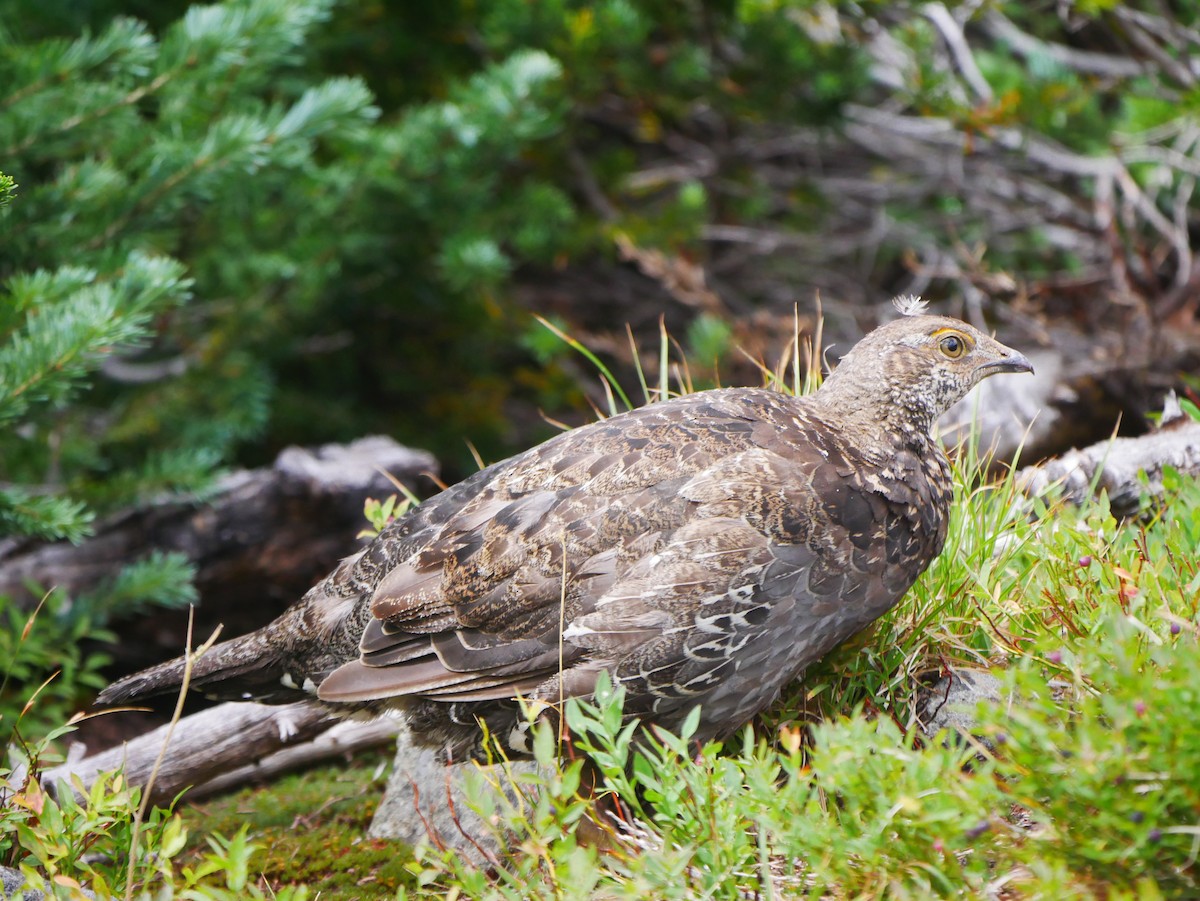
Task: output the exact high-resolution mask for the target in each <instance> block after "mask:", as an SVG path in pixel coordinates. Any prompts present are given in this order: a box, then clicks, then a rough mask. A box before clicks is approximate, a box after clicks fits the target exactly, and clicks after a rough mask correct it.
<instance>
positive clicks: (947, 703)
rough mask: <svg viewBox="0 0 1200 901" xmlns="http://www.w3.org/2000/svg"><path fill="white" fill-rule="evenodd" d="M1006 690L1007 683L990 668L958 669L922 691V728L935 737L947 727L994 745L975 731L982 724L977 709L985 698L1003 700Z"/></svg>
mask: <svg viewBox="0 0 1200 901" xmlns="http://www.w3.org/2000/svg"><path fill="white" fill-rule="evenodd" d="M1003 690H1004V685H1003V683H1002V682H1001V681H1000V680H999V679H997V678H996V677H995V676H993V675H992V674H991V673H989V672H988V671H987V670H979V669H959V670H954V671H953V672H952V673H950V674H949V675H947V676H942V677H941V678H940V679H938V680H937V681H936V682H934V683H933V684H932V685H930V686H929V687H928V688H926V689H925V690H924V691H922V692H921V697H920V699H919V700H918V702H917V714H918V716H919V718H920V724H921V731H922V732H924V733H925V734H926V735H928V736H929V737H931V738H932V737H933V736H934V735H936V734H937V733H938V732H940V731H941V730H943V729H947V730H949V731H950V732H952V733H954V734H956V735H958V736H961V737H963V738H964V739H965V738H966V737H967V736H971V737H973V738H974V739H975V740H976V741H979V742H980V743H982V744H984V745H985V746H988V747H990V743H989V742H988V741H987V740H986V739H984V738H982V737H981V736H979V735H976V734H975V732H976V728H977V727H978V725H979V722H978V720H977V718H976V715H975V713H976V710H977V708H978V707H979V703H980V702H981V701H992V702H996V701H999V700H1000V699H1001V697H1003Z"/></svg>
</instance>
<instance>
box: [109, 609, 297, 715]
mask: <svg viewBox="0 0 1200 901" xmlns="http://www.w3.org/2000/svg"><path fill="white" fill-rule="evenodd" d="M186 668H187V658H186V657H179V658H177V659H175V660H170V661H168V662H166V663H160V664H159V665H158V666H152V667H150V669H146V670H142V671H141V672H140V673H134V674H133V675H131V676H126V677H125V678H124V679H121V680H119V681H117V682H114V683H113V684H112V685H110V686H108V688H106V689H104V691H102V692H100V696H99V697H98V698H97V699H96V700H97V703H98V704H100V705H102V706H105V707H112V706H115V705H118V704H128V703H130V702H136V701H140V700H142V699H143V698H149V697H153V696H155V695H161V694H168V693H171V692H178V691H179V690H180V688H181V687H182V686H183V680H184V673H185V671H186ZM188 687H189V688H194V689H197V690H199V691H201V692H202V693H203V694H205V695H207V696H208V697H210V698H214V699H216V700H219V701H251V700H253V701H262V702H264V703H268V704H285V703H289V702H291V701H298V700H302V699H304V698H306V697H308V695H307V693H306V692H304V691H302V690H300V689H298V688H297V687H295V686H294V685H291V684H288V680H287V679H286V669H285V668H284V662H283V657H282V655H281V654H280V653H279V650H278V648H276V647H275V646H274V644H273V643H272V642H271V640H270V627H269V626H268V627H267V628H265V629H260V630H258V631H257V632H251V633H249V634H248V635H243V636H241V637H240V638H234V639H231V640H230V641H223V642H221V643H220V644H218V645H216V646H215V647H213V648H210V649H209V650H208V651H206V652H204V653H203V654H201V655H200V656H199V657H197V658H196V659H195V660H194V662H193V664H192V671H191V675H190V678H189V680H188Z"/></svg>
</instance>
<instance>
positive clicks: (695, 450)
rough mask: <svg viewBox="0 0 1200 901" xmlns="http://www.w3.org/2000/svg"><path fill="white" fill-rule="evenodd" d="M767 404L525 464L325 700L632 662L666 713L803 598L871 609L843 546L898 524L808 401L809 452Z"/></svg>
mask: <svg viewBox="0 0 1200 901" xmlns="http://www.w3.org/2000/svg"><path fill="white" fill-rule="evenodd" d="M766 394H767V393H766V392H733V391H731V392H717V393H715V395H714V394H709V395H706V396H705V395H701V396H698V397H697V398H696V399H694V400H691V402H690V403H687V402H685V401H688V400H689V399H683V400H681V401H677V402H675V403H674V404H663V405H656V406H654V407H650V408H645V410H644V411H635V413H634V414H629V415H627V416H625V417H621V421H619V422H618V421H616V420H610V421H609V423H600V424H597V426H595V427H588V428H585V429H581V430H577V431H576V432H571V433H567V434H566V435H563V436H560V437H559V438H558V439H555V440H554V441H551V442H548V443H547V444H545V445H542V446H540V447H538V448H535V449H534V450H533V451H530V452H528V453H527V454H525V455H522V456H521V457H518V458H515V459H514V461H512V463H511V464H510V466H509V468H508V469H506V470H505V471H504V472H503V473H501V474H499V475H497V476H493V477H491V478H490V479H489V480H488V482H487V484H486V486H484V487H483V488H482V490H479V491H478V492H476V493H475V494H473V495H472V496H471V497H470V498H469V499H466V500H462V501H461V502H460V503H459V504H458V505H457V507H456V509H455V510H454V511H453V514H452V515H448V516H445V517H444V518H443V520H442V521H441V522H440V523H439V524H438V525H437V528H436V529H430V535H429V537H427V538H425V539H424V540H422V541H421V542H420V543H419V545H418V546H416V547H414V548H413V549H412V552H411V553H410V554H408V555H407V556H406V557H405V559H403V560H401V561H400V562H399V563H398V564H397V565H395V566H394V567H392V568H391V569H390V570H389V571H388V572H387V573H386V575H384V576H383V577H382V578H381V579H380V580H379V582H378V584H377V586H376V587H375V591H374V596H373V600H372V605H371V610H372V614H373V616H372V619H371V621H370V622H369V623H368V624H367V626H366V629H365V631H364V634H363V637H362V642H361V651H362V653H361V657H360V659H359V660H358V661H354V662H352V663H349V664H346V665H345V666H343V667H341V668H340V669H339V670H337V671H335V672H334V673H333V674H332V675H331V676H330V677H329V678H328V679H326V680H325V682H323V683H322V685H321V686H320V696H321V697H322V698H323V699H325V700H330V701H366V700H374V699H379V698H386V697H396V696H404V695H418V696H421V697H425V698H431V699H437V700H446V701H457V700H489V699H498V698H509V697H513V696H515V695H516V694H526V695H528V694H535V695H545V696H548V697H558V696H573V695H586V694H589V693H590V692H591V690H592V688H593V686H594V682H595V678H596V674H597V673H598V671H599V670H600V669H613V668H614V664H615V662H616V661H620V665H619V666H618V667H615V668H616V675H617V677H618V678H621V679H623V680H626V679H630V680H634V681H636V682H637V683H638V687H639V688H645V690H646V697H647V698H649V699H654V698H661V699H663V700H659V701H655V703H656V704H657V705H658V706H659V708H660V709H661V707H662V705H670V704H672V703H676V702H677V703H683V702H684V701H686V700H687V698H689V697H691V696H693V695H694V694H697V693H701V692H702V691H704V690H705V689H706V688H710V687H711V686H712V685H713V684H714V683H715V682H718V681H720V680H721V679H722V678H724V677H725V676H726V675H728V673H729V671H730V666H732V664H728V661H729V660H731V659H733V658H735V657H738V656H740V655H741V652H742V648H743V646H744V645H745V644H746V643H747V642H753V641H755V637H756V636H758V635H760V634H765V633H767V632H771V631H774V630H777V629H779V628H780V627H781V623H783V621H784V619H786V617H787V616H788V615H789V614H788V610H790V609H791V607H792V606H793V605H794V604H795V602H796V601H795V598H797V597H801V598H804V602H805V603H807V604H808V605H809V606H810V607H814V608H820V606H821V605H822V604H835V603H838V602H839V599H842V600H848V601H850V602H851V603H852V602H853V601H854V600H855V599H856V597H857V595H858V594H861V592H862V590H863V589H860V588H858V587H857V585H858V582H859V581H861V580H856V579H854V578H853V576H852V575H851V576H850V577H847V576H846V575H845V572H846V571H849V572H851V573H852V572H853V570H854V560H853V559H850V560H849V562H848V569H847V570H846V571H842V572H839V571H838V569H837V566H836V564H837V563H838V562H839V561H841V558H840V557H838V556H837V553H833V554H831V553H830V548H831V547H832V548H834V550H838V549H837V547H836V546H837V545H838V542H839V539H845V537H846V535H845V533H846V531H847V529H848V530H849V531H852V532H857V531H860V530H861V528H867V527H872V523H873V522H874V520H875V519H876V518H877V517H878V516H879V515H882V513H881V511H878V510H876V509H875V508H873V507H872V506H871V502H870V501H869V500H863V499H862V497H860V496H859V495H860V493H858V492H852V494H854V500H851V501H847V500H846V499H845V498H844V497H843V495H844V494H845V492H844V490H843V488H842V486H843V483H844V481H845V480H844V478H843V477H842V476H840V475H839V473H838V471H837V467H838V466H839V460H838V457H837V455H836V454H834V455H832V460H831V455H830V453H829V450H828V448H824V447H821V446H819V444H818V443H814V442H813V441H810V440H807V439H806V438H805V434H804V433H805V431H806V429H805V428H804V427H803V423H799V421H798V420H796V418H795V417H797V416H799V415H800V412H799V411H798V409H797V408H796V407H795V406H792V407H791V408H790V409H789V415H790V416H791V417H792V421H793V427H792V432H793V434H792V435H791V441H790V442H781V440H780V438H779V433H778V432H777V431H775V432H772V433H771V434H768V433H767V432H765V431H764V429H763V422H764V415H768V414H771V413H773V412H777V411H776V409H775V408H776V406H777V405H778V403H779V402H778V401H775V400H773V399H771V398H769V397H765V396H764V395H766ZM747 397H749V398H750V399H752V400H753V401H754V402H755V403H757V404H758V405H759V406H758V407H757V408H755V407H754V404H747V403H746V402H745V401H746V398H747ZM764 404H765V405H766V407H765V408H764V407H763V405H764ZM637 414H641V415H640V416H639V415H637ZM763 445H769V447H766V446H763ZM840 462H841V463H843V464H844V461H840ZM843 468H844V466H843ZM828 485H834V486H838V487H837V490H834V491H832V493H831V496H830V497H829V498H825V499H822V498H821V497H819V496H818V495H817V494H815V493H814V492H815V491H816V490H817V488H819V487H821V486H828ZM868 493H869V492H868ZM831 511H832V512H831ZM435 512H436V511H435ZM427 515H428V514H427ZM841 519H846V520H848V523H847V524H846V525H844V526H843V525H840V524H839V521H840V520H841ZM857 520H862V521H861V522H856V521H857ZM427 529H429V527H427ZM839 529H841V532H840V533H839V531H838V530H839ZM847 543H848V544H849V545H850V547H851V548H852V547H853V544H852V542H847ZM838 553H841V551H838ZM846 553H849V554H850V556H851V557H853V554H852V553H851V552H846ZM859 562H860V563H862V561H859ZM863 565H864V566H865V563H864V564H863ZM750 656H751V657H753V656H754V655H753V653H751V655H750ZM727 664H728V665H727ZM672 698H674V699H675V700H674V701H672V700H671V699H672Z"/></svg>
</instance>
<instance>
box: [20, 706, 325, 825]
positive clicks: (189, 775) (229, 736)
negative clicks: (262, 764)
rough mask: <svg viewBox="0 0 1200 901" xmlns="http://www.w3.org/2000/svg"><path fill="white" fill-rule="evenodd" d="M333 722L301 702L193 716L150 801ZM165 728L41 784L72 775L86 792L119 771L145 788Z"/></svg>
mask: <svg viewBox="0 0 1200 901" xmlns="http://www.w3.org/2000/svg"><path fill="white" fill-rule="evenodd" d="M110 715H111V716H119V715H120V714H119V713H113V714H110ZM338 721H339V720H338V717H335V716H333V715H332V714H330V713H327V712H326V711H324V710H322V709H321V708H319V707H316V706H313V705H311V704H306V703H299V704H286V705H281V706H270V705H267V704H253V703H248V702H247V703H228V704H221V705H218V706H217V707H210V708H209V709H208V710H202V711H200V712H199V713H194V714H192V715H191V716H188V717H185V718H183V719H181V720H180V721H179V722H178V723H177V724H176V726H175V730H174V732H173V734H172V735H171V742H170V744H169V745H168V746H167V752H166V754H165V755H164V757H163V766H162V768H161V769H160V770H159V772H158V776H157V777H156V778H155V780H154V785H153V786H152V787H151V790H150V796H151V799H152V802H153V803H155V804H162V803H165V802H167V801H170V800H171V799H172V798H174V797H175V796H176V795H177V794H179V793H180V792H181V791H183V790H184V789H186V788H190V787H192V786H198V785H201V784H203V783H204V782H207V781H208V780H210V779H214V778H217V777H219V776H221V775H222V774H225V773H228V772H230V771H233V770H237V769H240V768H243V767H245V766H246V765H247V764H249V763H251V762H253V761H255V760H259V759H260V758H264V757H267V756H268V755H270V754H273V753H275V752H276V751H278V750H280V749H281V748H286V747H289V746H296V745H303V744H308V743H310V742H311V741H312V740H313V739H314V738H316V737H317V736H319V735H321V734H322V733H324V732H326V731H327V730H328V729H329V728H330V727H331V726H332V725H333V724H334V723H336V722H338ZM169 729H170V726H169V725H165V726H159V727H158V728H157V729H154V730H153V731H151V732H147V733H145V734H144V735H140V736H138V737H137V738H135V739H133V740H131V741H128V742H125V743H124V744H122V745H119V746H117V747H115V748H110V749H108V750H107V751H101V752H100V753H99V754H93V755H91V756H89V757H85V758H83V759H82V760H76V761H68V762H67V763H63V764H60V765H59V766H57V767H54V768H53V769H49V770H46V771H45V772H44V773H43V774H42V777H41V781H42V783H43V785H45V786H46V787H47V788H49V789H54V788H56V787H57V786H58V784H59V782H60V781H61V780H66V781H67V782H68V783H69V782H70V781H71V777H72V776H77V777H78V778H79V780H80V781H81V782H82V783H83V786H84V787H85V788H87V787H88V786H90V785H91V784H92V783H93V782H94V781H95V779H96V776H97V775H98V774H99V773H103V772H111V771H113V770H117V769H120V770H123V771H124V773H125V775H126V778H128V779H129V781H130V783H131V784H133V785H136V786H139V787H144V786H145V785H146V783H147V781H148V780H149V778H150V773H151V771H152V770H153V768H154V762H155V760H157V759H158V755H159V753H160V752H161V751H162V748H163V743H164V742H165V741H166V739H167V733H168V730H169Z"/></svg>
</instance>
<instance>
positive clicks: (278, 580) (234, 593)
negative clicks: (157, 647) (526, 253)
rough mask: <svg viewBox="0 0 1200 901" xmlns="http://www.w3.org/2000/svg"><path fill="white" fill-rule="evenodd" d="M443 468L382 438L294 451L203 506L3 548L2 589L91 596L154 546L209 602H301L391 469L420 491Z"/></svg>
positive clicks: (386, 486)
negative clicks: (183, 559)
mask: <svg viewBox="0 0 1200 901" xmlns="http://www.w3.org/2000/svg"><path fill="white" fill-rule="evenodd" d="M436 471H437V461H436V460H435V459H434V458H433V456H432V455H431V454H429V453H428V452H427V451H421V450H413V449H411V448H407V447H404V446H403V445H400V444H397V443H396V442H395V441H393V440H392V439H390V438H385V437H368V438H361V439H359V440H358V441H354V442H352V443H350V444H346V445H339V444H329V445H325V446H323V447H317V448H311V449H305V448H298V447H290V448H287V449H285V450H284V451H283V452H281V453H280V454H279V456H278V458H277V459H276V460H275V463H274V465H272V466H270V467H268V468H263V469H253V470H243V471H239V472H233V473H230V474H228V475H226V476H224V477H223V478H221V479H220V480H219V481H218V483H217V485H216V488H215V489H214V491H213V492H212V493H210V494H207V495H206V496H205V497H204V499H203V500H202V501H201V500H195V499H188V498H178V497H170V498H164V499H161V500H159V501H156V502H153V503H149V504H146V505H143V506H139V507H134V508H132V509H129V510H125V511H122V512H120V513H116V514H114V515H112V516H109V517H108V518H106V519H103V520H101V521H100V522H98V523H97V524H96V527H95V532H94V534H93V536H92V537H91V538H88V539H87V540H85V541H84V542H82V543H81V544H79V545H72V544H70V543H68V542H52V543H47V542H37V541H32V540H24V539H6V540H3V541H0V594H4V595H9V596H10V597H13V598H15V599H17V601H18V603H26V604H27V603H32V602H36V600H37V597H35V595H34V594H33V593H31V592H30V591H29V589H28V586H27V583H30V582H32V583H34V584H36V585H41V586H46V587H50V586H58V587H60V588H62V589H64V590H66V591H67V592H68V593H75V592H79V591H81V590H86V589H88V588H91V587H93V586H95V585H96V584H97V583H99V582H102V581H103V580H104V579H107V578H110V577H112V576H113V575H115V573H116V572H117V571H118V570H119V569H120V567H121V566H122V565H123V564H126V563H129V562H130V561H132V560H137V559H139V558H140V557H143V556H145V555H146V554H147V553H148V552H149V551H151V550H155V549H157V550H163V551H177V552H181V553H183V554H184V555H186V556H187V558H188V559H189V560H190V561H191V562H192V563H193V564H195V566H196V567H197V570H198V572H197V585H198V587H199V589H200V593H201V596H202V597H207V596H216V595H218V594H220V595H221V596H223V597H231V598H234V599H236V598H239V597H240V598H243V599H245V600H253V601H254V602H256V603H259V602H261V599H262V594H261V592H262V590H263V586H265V585H269V586H275V590H276V591H277V593H278V594H279V595H280V596H281V597H287V598H288V599H295V598H298V597H300V595H301V594H303V593H304V591H305V590H307V589H308V588H309V586H310V585H311V584H312V582H313V581H315V580H316V578H317V577H319V576H320V575H323V570H324V568H325V566H326V565H327V561H336V560H337V559H338V558H340V557H343V556H345V555H346V554H348V553H350V552H351V551H352V550H353V548H354V535H355V534H356V533H357V532H358V531H359V530H360V529H361V528H362V527H363V525H364V521H363V515H362V510H363V500H364V499H365V498H366V497H368V496H372V495H374V496H376V497H378V496H380V495H383V496H387V495H388V494H393V493H395V491H396V489H395V487H394V486H393V485H392V483H391V482H390V481H389V480H388V478H387V475H385V473H387V474H390V475H392V476H394V477H395V478H397V479H399V480H401V481H406V482H409V483H410V484H411V485H416V480H417V479H419V477H420V476H421V475H422V474H424V473H433V472H436ZM310 574H311V575H310Z"/></svg>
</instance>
